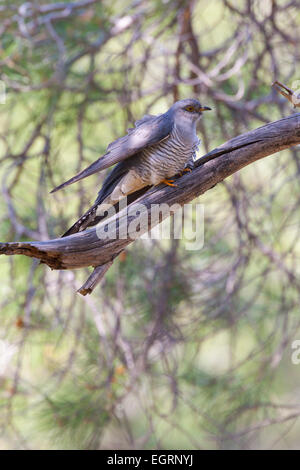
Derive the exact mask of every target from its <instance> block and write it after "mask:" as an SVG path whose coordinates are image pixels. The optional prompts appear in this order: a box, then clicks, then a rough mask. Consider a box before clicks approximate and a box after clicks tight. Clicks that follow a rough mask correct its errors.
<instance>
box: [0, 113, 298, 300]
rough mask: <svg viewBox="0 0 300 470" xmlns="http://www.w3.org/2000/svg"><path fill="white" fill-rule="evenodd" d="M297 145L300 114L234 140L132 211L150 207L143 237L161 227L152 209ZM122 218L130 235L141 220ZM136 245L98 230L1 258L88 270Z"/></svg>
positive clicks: (92, 281)
mask: <svg viewBox="0 0 300 470" xmlns="http://www.w3.org/2000/svg"><path fill="white" fill-rule="evenodd" d="M297 144H300V114H299V113H297V114H293V115H291V116H289V117H287V118H284V119H280V120H279V121H275V122H272V123H270V124H267V125H265V126H263V127H260V128H258V129H255V130H253V131H251V132H247V133H245V134H242V135H239V136H238V137H235V138H233V139H231V140H229V141H228V142H226V143H225V144H223V145H222V146H220V147H218V148H216V149H214V150H212V151H211V152H209V153H207V154H206V155H204V156H203V157H202V158H200V159H199V160H198V161H197V162H196V164H195V168H194V169H193V171H192V172H191V173H188V174H185V175H184V176H182V177H180V178H179V179H178V180H177V181H176V184H177V187H174V188H173V187H169V186H165V185H160V186H157V187H155V188H152V189H151V190H149V191H147V192H146V193H145V194H144V195H142V196H140V197H139V198H138V199H137V200H136V201H134V202H133V203H131V204H130V205H129V206H128V208H130V209H132V212H134V208H135V207H136V204H143V205H144V207H145V208H146V211H147V215H148V225H147V226H145V227H144V228H143V229H142V230H141V233H140V234H139V235H142V233H144V232H145V231H147V230H150V229H151V228H153V227H154V226H155V225H156V224H157V223H158V222H157V221H153V220H151V217H150V211H151V205H152V204H162V203H165V204H168V205H169V206H172V205H173V204H180V205H183V204H185V203H188V202H190V201H192V200H193V199H194V198H196V197H197V196H199V195H201V194H203V193H205V192H206V191H207V190H208V189H210V188H212V187H213V186H215V185H216V184H217V183H219V182H220V181H223V180H224V179H225V178H227V177H228V176H230V175H232V174H233V173H235V172H236V171H238V170H240V169H241V168H243V167H245V166H247V165H249V164H250V163H252V162H254V161H256V160H259V159H261V158H264V157H266V156H268V155H271V154H274V153H276V152H278V151H280V150H284V149H286V148H289V147H292V146H294V145H297ZM117 216H118V227H119V228H122V227H123V228H124V225H126V230H127V228H128V225H129V224H130V223H131V222H132V221H133V220H134V219H135V218H136V217H138V215H132V216H130V217H127V214H126V210H123V211H121V212H120V213H119V214H117ZM113 219H114V218H113ZM113 219H109V220H113ZM106 223H107V222H103V223H102V224H104V225H105V224H106ZM126 233H127V232H126ZM132 241H133V240H132V239H131V238H126V239H119V238H116V239H110V238H106V239H100V238H99V237H98V236H97V226H96V227H93V228H91V229H88V230H86V231H85V232H81V233H78V234H75V235H71V236H69V237H65V238H56V239H54V240H48V241H43V242H40V241H38V242H33V241H29V242H13V243H0V254H5V255H16V254H22V255H26V256H30V257H33V258H38V259H40V260H41V262H42V263H45V264H47V265H48V266H50V267H51V268H52V269H74V268H82V267H86V266H93V267H96V268H97V267H99V266H100V267H101V266H103V265H106V264H107V263H109V265H111V263H112V261H113V259H114V258H115V257H116V256H117V255H118V254H119V253H120V252H121V251H122V250H123V249H124V248H126V246H127V245H129V244H130V243H131V242H132ZM108 267H109V266H108ZM108 267H105V268H104V267H103V268H102V269H100V268H97V269H96V270H95V271H94V273H93V274H92V275H91V276H90V278H89V279H88V281H87V282H86V283H85V284H84V286H83V287H82V288H81V289H80V292H81V291H82V292H81V293H83V294H86V293H90V292H91V291H92V290H93V288H94V287H95V285H96V283H97V282H98V281H99V280H100V278H102V277H103V275H104V274H105V272H106V270H107V269H108Z"/></svg>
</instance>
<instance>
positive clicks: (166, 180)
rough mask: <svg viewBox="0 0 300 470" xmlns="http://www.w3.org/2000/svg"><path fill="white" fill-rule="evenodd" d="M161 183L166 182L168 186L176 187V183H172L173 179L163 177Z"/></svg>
mask: <svg viewBox="0 0 300 470" xmlns="http://www.w3.org/2000/svg"><path fill="white" fill-rule="evenodd" d="M162 183H165V184H167V185H168V186H172V187H173V188H176V186H177V184H174V180H173V179H169V178H165V179H163V180H162Z"/></svg>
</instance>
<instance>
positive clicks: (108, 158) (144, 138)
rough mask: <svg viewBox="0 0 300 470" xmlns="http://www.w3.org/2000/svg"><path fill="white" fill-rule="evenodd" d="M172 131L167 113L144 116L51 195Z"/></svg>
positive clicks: (164, 136) (163, 137) (159, 139)
mask: <svg viewBox="0 0 300 470" xmlns="http://www.w3.org/2000/svg"><path fill="white" fill-rule="evenodd" d="M171 130H172V120H171V119H170V117H169V116H168V114H167V113H165V114H161V115H159V116H149V115H146V116H144V117H143V118H142V119H140V120H139V121H137V122H136V123H135V127H134V128H132V129H128V131H127V135H125V136H124V137H120V138H119V139H117V140H115V141H114V142H112V143H111V144H109V146H108V147H107V151H106V153H105V155H103V156H102V157H100V158H99V159H98V160H96V161H95V162H94V163H92V164H91V165H90V166H88V167H87V168H85V170H82V171H81V172H80V173H78V174H77V175H75V176H73V178H71V179H69V180H68V181H66V182H65V183H62V184H60V185H59V186H57V187H56V188H54V189H53V190H52V191H51V193H54V192H55V191H58V190H59V189H62V188H64V187H65V186H68V185H69V184H72V183H75V182H76V181H79V180H82V179H83V178H86V177H87V176H90V175H93V174H94V173H97V172H98V171H101V170H104V169H105V168H108V167H110V166H111V165H114V164H115V163H117V162H121V161H122V160H125V159H126V158H129V157H131V156H132V155H135V154H136V153H138V152H140V151H141V150H142V149H144V148H146V147H149V146H150V145H154V144H157V143H158V142H160V141H161V140H163V139H165V138H166V137H168V135H169V134H170V132H171Z"/></svg>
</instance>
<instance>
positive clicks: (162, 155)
mask: <svg viewBox="0 0 300 470" xmlns="http://www.w3.org/2000/svg"><path fill="white" fill-rule="evenodd" d="M198 143H199V141H198V139H197V141H196V140H194V141H191V143H186V142H184V141H183V140H180V139H178V138H174V136H172V135H171V136H170V137H169V138H168V139H165V140H164V141H162V142H160V143H159V144H156V145H153V146H151V147H148V148H146V149H144V150H143V151H142V153H141V157H140V159H139V162H138V164H137V167H136V171H137V172H138V173H139V174H140V176H141V178H142V179H143V180H144V181H145V182H146V183H147V184H153V185H155V184H158V183H160V182H161V181H162V180H163V179H164V178H170V177H172V176H174V175H176V174H177V173H179V172H180V171H182V170H183V168H184V167H185V166H186V164H187V162H188V161H190V160H191V158H192V157H193V155H194V153H195V151H196V148H197V146H198Z"/></svg>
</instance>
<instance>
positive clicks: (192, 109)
mask: <svg viewBox="0 0 300 470" xmlns="http://www.w3.org/2000/svg"><path fill="white" fill-rule="evenodd" d="M184 109H185V110H186V111H189V112H190V113H192V112H193V111H195V108H194V106H186V107H185V108H184Z"/></svg>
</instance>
